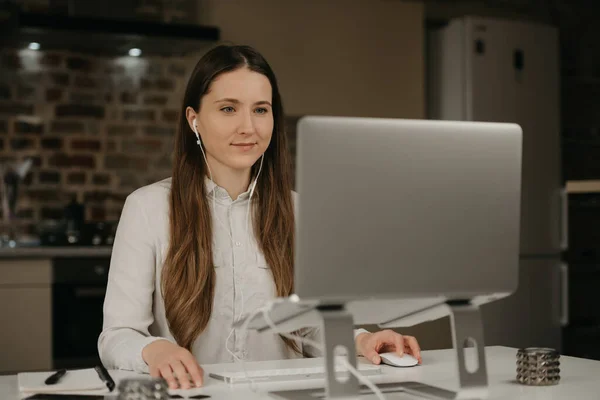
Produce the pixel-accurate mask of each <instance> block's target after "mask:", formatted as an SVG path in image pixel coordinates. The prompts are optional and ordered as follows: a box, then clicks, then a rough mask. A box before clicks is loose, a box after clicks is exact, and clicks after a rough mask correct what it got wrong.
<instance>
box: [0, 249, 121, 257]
mask: <svg viewBox="0 0 600 400" xmlns="http://www.w3.org/2000/svg"><path fill="white" fill-rule="evenodd" d="M111 252H112V247H111V246H76V247H75V246H73V247H70V246H64V247H58V246H57V247H54V246H35V247H33V246H32V247H28V246H23V247H14V248H10V247H0V259H11V258H55V257H110V255H111Z"/></svg>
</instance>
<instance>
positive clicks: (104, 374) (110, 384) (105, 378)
mask: <svg viewBox="0 0 600 400" xmlns="http://www.w3.org/2000/svg"><path fill="white" fill-rule="evenodd" d="M94 369H95V370H96V372H97V373H98V376H99V377H100V379H101V380H102V382H104V383H105V384H106V387H107V388H108V390H109V391H110V392H112V391H113V389H114V388H115V381H113V379H112V378H111V377H110V375H109V374H108V371H107V370H106V368H104V365H102V364H100V365H97V366H95V367H94Z"/></svg>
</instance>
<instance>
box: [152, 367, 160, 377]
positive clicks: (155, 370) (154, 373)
mask: <svg viewBox="0 0 600 400" xmlns="http://www.w3.org/2000/svg"><path fill="white" fill-rule="evenodd" d="M150 376H151V377H153V378H160V370H159V369H158V368H156V367H152V366H151V367H150Z"/></svg>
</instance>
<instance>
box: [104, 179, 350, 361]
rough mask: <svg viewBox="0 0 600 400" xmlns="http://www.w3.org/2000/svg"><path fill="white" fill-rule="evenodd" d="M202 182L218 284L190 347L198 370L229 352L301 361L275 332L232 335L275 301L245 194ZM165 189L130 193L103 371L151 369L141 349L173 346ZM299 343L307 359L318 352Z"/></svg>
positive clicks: (115, 265) (114, 267)
mask: <svg viewBox="0 0 600 400" xmlns="http://www.w3.org/2000/svg"><path fill="white" fill-rule="evenodd" d="M206 185H207V186H206V188H207V195H208V199H209V202H210V209H211V213H212V214H213V215H212V216H213V224H212V226H213V261H214V266H215V271H216V285H215V292H214V302H213V312H212V315H211V318H210V320H209V322H208V325H207V326H206V329H205V330H204V331H203V332H202V333H201V334H200V335H199V336H198V338H197V339H196V340H195V342H194V343H193V345H192V354H193V355H194V356H195V357H196V359H197V360H198V362H199V363H200V364H201V365H202V364H213V363H225V362H233V361H235V357H234V356H233V355H232V354H230V353H229V351H227V348H229V350H230V351H231V352H232V353H233V354H235V355H236V356H237V357H239V358H244V359H245V360H249V361H262V360H276V359H287V358H295V357H302V355H298V354H296V353H295V352H293V351H292V350H290V349H289V348H288V347H287V346H286V345H285V343H284V342H283V341H282V340H281V338H280V337H279V336H278V335H276V334H273V333H258V332H256V331H253V330H248V331H247V332H245V333H244V332H242V330H241V329H234V330H233V331H232V323H233V322H234V321H238V320H241V319H242V318H244V317H247V316H249V315H250V314H251V313H252V312H254V311H255V310H257V309H258V308H260V307H262V306H264V305H265V303H266V302H267V301H269V300H271V299H273V298H274V297H275V296H276V291H275V284H274V281H273V277H272V275H271V271H270V269H269V266H268V265H267V262H266V260H265V258H264V255H263V253H262V251H261V250H260V248H259V246H258V243H257V242H256V240H255V238H254V236H253V235H251V234H249V232H252V229H251V225H249V226H248V232H246V215H247V214H246V213H247V211H248V205H249V192H245V193H242V194H241V195H240V196H239V197H238V198H237V199H235V200H232V199H231V197H230V196H229V194H228V193H227V191H226V190H225V189H223V188H221V187H219V186H217V185H215V184H214V183H213V182H212V181H210V180H208V179H207V180H206ZM170 189H171V179H170V178H169V179H165V180H162V181H160V182H157V183H154V184H151V185H148V186H145V187H143V188H140V189H138V190H136V191H135V192H133V193H132V194H130V195H129V196H128V197H127V200H126V202H125V205H124V207H123V211H122V213H121V219H120V221H119V225H118V228H117V233H116V237H115V242H114V245H113V251H112V258H111V263H110V272H109V276H108V286H107V290H106V298H105V302H104V324H103V330H102V333H101V335H100V337H99V339H98V351H99V354H100V358H101V360H102V363H103V364H104V365H105V367H107V368H112V369H127V370H133V371H137V372H148V365H147V364H146V363H145V362H144V360H143V358H142V349H143V348H144V347H145V346H146V345H148V344H149V343H152V342H153V341H155V340H158V339H167V340H170V341H172V342H173V343H175V339H174V338H173V336H172V334H171V332H170V331H169V327H168V323H167V319H166V315H165V308H164V302H163V297H162V293H161V288H160V286H161V271H162V268H163V263H164V260H165V257H166V254H167V251H168V247H169V241H170V238H169V194H170ZM213 200H214V203H213ZM213 204H214V205H215V208H214V209H213ZM294 204H296V200H295V193H294ZM355 334H356V333H355ZM306 335H307V336H308V338H310V339H312V340H319V338H318V337H317V336H318V335H317V330H315V329H310V330H306ZM298 344H299V346H300V349H302V350H303V355H304V356H311V355H316V354H317V353H318V352H317V351H316V350H315V349H314V348H312V347H310V346H303V345H302V344H301V343H300V342H298Z"/></svg>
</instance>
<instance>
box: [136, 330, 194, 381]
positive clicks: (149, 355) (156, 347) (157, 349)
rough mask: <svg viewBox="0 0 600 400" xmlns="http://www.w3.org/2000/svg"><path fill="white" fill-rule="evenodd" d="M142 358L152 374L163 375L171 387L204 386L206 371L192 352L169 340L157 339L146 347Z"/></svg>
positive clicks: (157, 376) (156, 376) (153, 375)
mask: <svg viewBox="0 0 600 400" xmlns="http://www.w3.org/2000/svg"><path fill="white" fill-rule="evenodd" d="M142 358H143V359H144V361H145V362H146V364H148V366H149V367H150V375H151V376H152V377H155V378H160V377H163V378H164V379H165V380H166V381H167V383H168V384H169V388H171V389H178V388H181V389H190V388H191V387H200V386H202V383H203V375H204V371H203V370H202V368H201V367H200V365H199V364H198V362H197V361H196V359H195V358H194V356H193V355H192V353H190V352H189V351H188V350H187V349H184V348H183V347H180V346H178V345H176V344H173V343H171V342H169V341H168V340H157V341H155V342H152V343H150V344H149V345H147V346H146V347H144V349H143V350H142ZM188 373H189V376H188ZM190 377H191V380H192V382H191V383H190Z"/></svg>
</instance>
